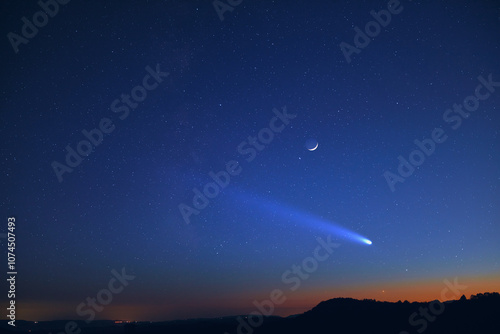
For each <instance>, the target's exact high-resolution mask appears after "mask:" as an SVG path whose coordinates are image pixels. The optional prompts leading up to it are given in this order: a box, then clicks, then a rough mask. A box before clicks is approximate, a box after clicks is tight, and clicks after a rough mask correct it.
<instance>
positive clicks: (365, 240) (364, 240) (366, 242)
mask: <svg viewBox="0 0 500 334" xmlns="http://www.w3.org/2000/svg"><path fill="white" fill-rule="evenodd" d="M363 242H364V243H365V244H367V245H371V244H372V242H371V240H368V239H363Z"/></svg>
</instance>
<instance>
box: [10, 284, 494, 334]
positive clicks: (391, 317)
mask: <svg viewBox="0 0 500 334" xmlns="http://www.w3.org/2000/svg"><path fill="white" fill-rule="evenodd" d="M499 314H500V294H498V293H496V292H495V293H484V294H483V293H481V294H477V295H473V296H471V297H470V299H467V298H466V297H465V296H462V298H460V300H457V301H449V302H445V303H441V302H439V301H432V302H427V303H416V302H413V303H409V302H407V301H405V302H401V301H399V302H397V303H390V302H379V301H375V300H368V299H365V300H356V299H351V298H335V299H331V300H327V301H324V302H321V303H320V304H318V305H317V306H316V307H314V308H313V309H312V310H310V311H307V312H305V313H303V314H300V315H295V316H291V317H288V318H281V317H275V316H269V317H259V316H258V315H255V314H254V315H253V316H250V317H248V316H240V317H224V318H216V319H192V320H182V321H168V322H156V323H149V322H137V323H129V324H114V323H113V322H112V321H94V322H92V323H91V324H90V325H86V324H85V322H83V321H77V323H78V326H79V328H81V329H82V331H81V333H80V334H101V333H103V334H104V333H106V334H114V333H116V334H123V333H126V334H156V333H162V334H167V333H172V334H195V333H196V334H199V333H204V334H225V333H229V334H279V333H283V334H295V333H297V334H298V333H300V334H308V333H332V334H358V333H359V334H366V333H375V334H377V333H381V334H392V333H394V334H399V333H401V332H408V333H410V334H413V333H426V334H437V333H440V334H442V333H454V334H477V333H498V329H499V328H500V319H499V317H498V315H499ZM66 323H67V322H66V321H57V322H56V321H52V322H40V323H38V324H34V323H32V322H26V321H21V322H17V328H16V329H15V330H13V329H12V327H11V326H8V325H7V321H1V322H0V333H28V331H29V330H31V332H30V333H31V334H46V333H49V332H52V334H59V333H60V332H65V331H64V325H65V324H66Z"/></svg>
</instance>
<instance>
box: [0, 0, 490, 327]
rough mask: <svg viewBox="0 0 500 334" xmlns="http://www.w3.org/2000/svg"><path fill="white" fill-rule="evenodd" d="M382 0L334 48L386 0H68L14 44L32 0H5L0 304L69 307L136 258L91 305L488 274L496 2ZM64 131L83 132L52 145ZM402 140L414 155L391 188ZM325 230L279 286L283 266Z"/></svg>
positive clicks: (337, 289) (407, 293)
mask: <svg viewBox="0 0 500 334" xmlns="http://www.w3.org/2000/svg"><path fill="white" fill-rule="evenodd" d="M61 2H62V1H61ZM391 2H392V3H394V6H392V7H390V10H391V11H393V12H397V13H393V14H391V20H390V22H388V24H386V26H385V27H382V28H381V30H380V32H379V33H378V34H375V35H376V36H374V37H373V38H372V39H371V41H370V42H369V44H367V45H366V46H364V47H363V48H359V49H358V52H355V53H353V54H351V55H350V62H348V61H347V59H346V57H345V56H344V54H343V52H342V50H341V48H340V44H341V43H342V42H344V43H348V44H350V45H352V46H353V47H354V46H355V41H354V39H355V35H356V30H355V27H359V28H360V29H361V30H363V31H364V30H365V25H366V24H367V23H369V22H370V21H374V17H373V16H372V15H371V14H370V11H372V10H373V11H375V12H377V13H379V12H380V11H381V10H385V11H387V8H388V2H387V1H355V2H348V1H312V2H299V1H243V2H242V3H241V4H240V5H237V6H235V7H234V8H233V10H232V11H226V12H224V14H223V18H224V20H220V18H219V15H218V13H217V11H216V9H215V8H214V6H213V4H212V2H211V1H144V2H132V1H108V2H106V3H105V4H102V3H101V2H97V1H87V2H85V3H83V2H81V1H76V0H73V1H70V2H69V3H67V4H65V5H62V4H59V5H58V6H59V8H58V12H57V13H56V14H54V13H53V14H54V15H53V17H50V16H48V18H47V20H48V21H47V24H46V25H45V26H41V27H39V28H38V32H37V33H36V35H34V36H32V37H31V38H27V39H26V40H25V43H21V44H18V45H17V46H16V47H13V45H12V43H11V42H10V41H9V33H11V32H12V33H14V34H17V35H19V36H20V37H19V38H23V37H22V36H21V35H22V27H23V24H24V23H23V21H22V17H26V18H27V19H28V20H29V21H31V22H32V21H33V15H34V14H35V13H36V12H37V11H40V10H41V8H40V5H38V4H37V3H36V2H35V1H31V2H30V1H25V2H18V1H3V2H2V3H1V4H0V6H1V13H2V20H1V23H0V24H1V27H2V32H3V34H4V36H5V38H4V40H3V47H2V51H1V52H2V55H1V59H2V60H3V66H2V70H1V71H2V72H1V78H2V89H1V90H0V92H1V94H2V96H1V104H0V108H1V110H0V126H1V129H0V133H1V140H2V146H1V147H2V149H1V160H0V161H1V168H2V171H3V173H2V174H1V176H0V184H1V188H0V189H1V197H0V198H1V200H0V208H1V211H2V214H3V217H4V218H3V219H4V224H3V226H1V225H0V229H1V231H2V232H3V231H4V230H5V231H6V228H7V217H10V216H14V217H16V221H17V228H16V239H17V242H16V245H17V247H16V254H17V266H18V272H19V274H18V276H17V286H18V294H17V301H18V303H19V305H20V306H19V318H22V319H27V320H42V319H60V318H65V319H66V318H71V319H86V316H81V315H80V314H78V313H77V312H76V311H75V310H76V309H77V306H78V305H79V304H80V303H82V302H85V300H86V298H87V297H92V296H93V297H95V296H96V294H98V292H99V291H100V290H101V289H103V288H106V287H107V286H108V282H109V280H110V278H112V277H113V274H112V270H116V271H117V272H121V271H122V268H125V271H126V273H127V274H130V275H133V276H135V278H134V279H133V280H131V281H130V283H129V284H128V285H127V286H126V287H125V288H124V289H123V291H122V292H120V293H119V294H115V295H114V296H113V301H112V302H111V303H110V304H109V305H106V306H105V307H104V310H103V311H101V312H98V313H97V317H99V318H123V319H125V318H127V319H136V320H150V319H151V320H161V319H175V318H186V317H199V316H221V315H231V314H241V313H244V312H247V311H252V310H253V309H254V306H253V304H252V303H253V301H254V300H261V299H264V298H268V296H269V292H270V291H272V290H273V289H281V290H282V291H284V292H286V296H287V301H285V302H284V303H283V304H282V305H280V307H277V310H276V314H279V315H288V314H291V313H296V312H302V311H304V310H306V309H308V308H310V307H312V306H314V305H315V304H316V303H317V302H319V301H321V300H325V299H329V298H333V297H338V296H350V297H356V298H375V299H379V300H396V301H397V300H399V299H401V300H404V299H408V300H426V299H429V300H430V299H434V298H439V296H440V295H439V294H440V291H441V290H442V288H443V286H444V284H443V280H444V279H448V280H453V279H454V278H457V277H458V279H459V280H462V281H465V282H467V286H468V288H467V291H465V294H466V295H470V294H472V293H476V292H484V291H486V290H496V291H498V290H499V289H500V286H499V285H498V281H499V280H498V279H499V278H500V263H499V260H498V258H499V254H500V253H499V251H500V248H499V246H498V238H499V236H500V226H499V223H500V221H499V218H500V209H499V200H498V199H499V198H500V196H499V195H500V190H499V185H500V170H499V166H500V157H499V138H498V133H499V125H500V116H499V110H498V104H499V102H500V86H499V85H500V84H499V83H498V82H500V66H499V62H498V59H499V57H500V49H499V42H500V38H499V37H500V36H499V33H498V31H499V28H500V6H499V4H498V2H497V1H477V2H474V3H471V2H467V1H401V2H400V3H399V5H397V4H396V2H394V1H389V3H391ZM224 3H226V2H224ZM50 10H54V8H53V7H52V9H50ZM381 15H382V14H381ZM382 16H383V15H382ZM40 17H41V18H39V19H41V20H43V17H42V16H40ZM28 30H29V29H28ZM25 32H28V33H29V31H25ZM369 34H370V32H369ZM10 36H11V39H12V36H13V35H10ZM361 38H362V37H361ZM365 42H366V41H365ZM365 44H366V43H365ZM16 48H17V49H18V50H17V51H18V52H17V53H16V52H15V49H16ZM167 73H168V74H167ZM147 76H148V77H147ZM480 76H481V77H482V78H483V79H478V78H479V77H480ZM488 77H490V79H488ZM484 80H486V82H487V81H490V84H489V85H488V84H485V82H484ZM491 82H493V83H491ZM480 85H481V87H479V88H478V86H480ZM137 86H142V87H146V88H148V87H149V88H148V89H146V88H141V87H139V88H136V87H137ZM469 96H472V98H470V99H469V100H468V102H467V103H470V106H467V107H468V108H470V109H474V110H473V111H470V112H468V113H469V115H468V117H466V118H464V117H463V116H461V115H465V112H466V110H465V109H463V110H465V111H462V112H459V111H456V110H455V111H454V107H453V105H454V104H457V105H459V104H464V99H466V98H468V97H469ZM475 96H478V97H479V96H480V97H481V98H480V99H479V98H476V97H475ZM127 99H128V101H129V102H127ZM134 99H135V100H134ZM115 101H117V102H115ZM475 101H476V102H477V103H478V106H474V105H473V104H474V103H475ZM113 104H114V107H112V105H113ZM119 108H121V109H119ZM448 109H451V111H449V112H447V110H448ZM284 110H286V113H288V114H290V115H293V116H289V118H286V117H285V116H283V113H284ZM277 114H279V115H280V117H281V118H275V117H277V116H276V115H277ZM125 115H126V116H125ZM459 120H460V122H461V123H460V126H458V122H459ZM454 127H457V128H456V129H454ZM95 128H98V129H99V130H98V131H94V132H92V130H93V129H95ZM266 128H267V130H263V129H266ZM436 128H438V129H441V131H442V133H440V134H439V133H438V135H437V137H439V138H441V139H443V138H444V137H446V140H445V141H443V142H441V143H435V142H434V144H433V145H432V144H429V138H432V137H433V135H432V133H433V131H435V130H434V129H436ZM273 129H274V131H273ZM277 129H279V130H277ZM103 130H105V131H108V133H102V141H101V137H100V135H99V134H98V133H100V132H102V131H103ZM82 131H87V132H92V133H94V135H93V136H94V137H93V140H94V141H95V142H96V143H97V146H96V145H92V151H91V153H90V154H88V156H86V157H85V156H83V157H82V158H81V161H80V162H79V163H78V161H76V162H75V161H73V162H75V163H74V165H75V166H74V167H69V166H68V167H61V166H62V165H67V162H66V161H65V160H66V155H67V153H68V151H67V149H66V147H68V145H69V147H70V150H75V151H78V145H79V143H80V142H81V141H85V140H87V141H89V142H90V141H91V140H89V139H87V138H86V137H85V135H84V134H83V133H82ZM438 132H439V130H438ZM259 136H260V137H259ZM252 138H256V139H252ZM310 138H313V139H315V140H317V142H318V148H317V149H316V150H314V151H308V150H307V149H306V147H305V144H306V141H307V140H308V139H310ZM254 140H255V142H253V141H254ZM415 140H418V141H424V142H426V143H427V145H430V146H434V149H433V152H432V153H429V152H427V153H428V155H426V154H424V153H415V154H413V155H412V152H413V151H414V150H416V149H418V146H417V145H416V144H415V143H414V141H415ZM252 143H253V144H252ZM86 145H87V144H85V143H84V144H81V146H80V149H81V150H83V151H85V150H86V148H87V146H86ZM430 146H427V147H430ZM238 148H239V150H238ZM251 152H255V157H254V158H253V155H254V154H253V153H251ZM75 154H77V153H75ZM410 155H412V157H413V158H412V159H413V161H414V162H415V161H416V162H418V163H419V161H418V160H419V158H420V159H421V158H422V157H424V159H425V161H423V162H422V163H421V164H420V165H419V166H417V167H416V168H415V170H414V171H413V173H412V174H411V175H409V176H408V177H405V178H404V179H405V181H404V182H403V183H401V182H397V183H396V184H395V185H394V189H391V187H390V186H389V184H388V182H387V180H386V178H385V177H384V174H385V173H387V172H391V173H393V174H392V175H393V176H395V175H398V177H401V176H400V175H399V174H398V165H399V163H400V161H401V159H399V160H398V157H399V156H401V157H402V159H404V160H405V161H409V160H411V159H410ZM252 158H253V159H252ZM71 159H75V158H74V157H73V158H71ZM415 159H417V160H415ZM248 160H250V161H248ZM54 161H57V162H58V163H59V164H60V165H58V166H59V168H63V169H64V168H71V170H72V171H71V172H68V170H67V169H66V172H64V173H62V174H61V180H59V179H58V176H57V172H56V171H55V170H54V167H53V166H54ZM231 161H237V162H238V165H235V164H234V162H231ZM228 163H229V165H230V167H229V169H230V170H231V171H233V172H234V175H230V178H228V179H227V180H228V181H229V184H227V186H224V189H219V190H220V192H219V193H218V194H217V195H216V196H214V197H213V198H208V199H207V200H208V204H207V205H206V207H203V206H204V205H203V203H202V202H203V201H204V200H203V199H201V200H200V203H202V206H200V207H198V208H196V207H195V205H194V204H193V196H195V194H196V191H194V190H193V189H197V190H199V191H201V192H203V188H204V187H205V185H206V184H208V183H210V182H213V179H212V178H211V177H210V175H209V173H210V172H214V173H219V172H220V171H227V170H228V169H227V168H228V167H227V164H228ZM405 168H408V166H406V167H402V169H403V170H404V169H405ZM400 169H401V168H400ZM238 171H239V172H238ZM226 173H227V172H223V173H219V175H221V176H220V177H221V178H222V179H219V182H221V183H227V182H226V181H225V180H226V178H225V177H226V176H227V175H229V174H226ZM224 175H225V176H224ZM385 175H387V174H385ZM59 181H62V182H59ZM219 190H214V188H213V187H212V190H208V191H219ZM392 190H394V191H392ZM180 204H184V205H186V206H189V207H191V208H192V210H196V212H197V214H192V215H189V220H190V224H186V222H185V220H184V219H183V215H182V214H181V211H180V210H179V205H180ZM184 208H186V207H184ZM186 210H187V209H186ZM329 236H330V238H331V240H333V242H335V243H337V244H338V245H339V246H338V247H337V248H336V249H335V250H334V251H333V253H332V254H330V256H329V258H328V259H327V260H325V261H323V262H319V263H318V267H317V268H316V269H315V270H313V271H312V272H311V273H310V275H309V276H308V277H307V279H301V285H300V287H299V288H297V289H296V290H293V291H292V290H291V289H290V287H291V286H292V285H293V284H290V283H286V277H285V279H283V276H282V275H283V274H284V273H285V272H286V271H287V270H289V269H291V268H292V266H293V265H294V264H297V265H301V264H302V263H303V260H304V259H306V258H307V257H310V256H312V254H313V253H314V250H315V249H316V247H317V246H318V245H319V244H318V240H317V238H321V239H322V240H323V241H324V240H327V238H328V237H329ZM357 236H359V238H361V237H363V238H367V239H369V240H371V241H372V242H373V244H371V245H367V244H366V243H363V242H360V240H361V239H359V238H357ZM1 242H2V245H3V247H4V248H6V242H5V239H2V240H1ZM293 275H295V274H293ZM293 275H292V276H293ZM285 276H286V274H285ZM292 276H289V277H288V278H290V277H292ZM382 291H383V292H382ZM458 297H459V296H458ZM450 298H451V295H450Z"/></svg>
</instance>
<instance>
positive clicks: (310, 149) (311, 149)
mask: <svg viewBox="0 0 500 334" xmlns="http://www.w3.org/2000/svg"><path fill="white" fill-rule="evenodd" d="M318 145H319V143H316V146H314V147H313V148H308V150H309V151H314V150H315V149H317V148H318Z"/></svg>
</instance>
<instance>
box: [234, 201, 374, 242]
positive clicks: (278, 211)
mask: <svg viewBox="0 0 500 334" xmlns="http://www.w3.org/2000/svg"><path fill="white" fill-rule="evenodd" d="M231 197H232V198H233V199H238V200H241V202H244V203H248V204H252V205H253V206H255V207H258V208H259V209H261V210H263V211H265V212H267V213H270V214H273V215H278V216H280V217H281V218H283V219H285V220H291V221H294V222H296V223H298V224H301V225H306V226H309V227H314V228H316V229H320V230H325V231H327V232H328V233H332V234H334V235H336V236H337V237H340V238H343V239H346V240H350V241H354V242H357V243H360V244H363V245H371V244H372V241H371V240H370V239H368V238H365V237H364V236H362V235H360V234H358V233H356V232H354V231H351V230H349V229H347V228H345V227H343V226H341V225H340V224H338V223H336V222H333V221H331V220H328V219H324V218H321V217H317V216H315V215H313V214H310V213H307V212H304V211H301V210H298V209H295V208H292V207H290V206H287V205H285V204H282V203H276V202H275V201H272V200H269V199H264V198H261V197H258V196H255V195H251V196H250V195H246V194H244V193H241V192H232V196H231ZM241 202H240V203H239V204H240V205H241Z"/></svg>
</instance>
